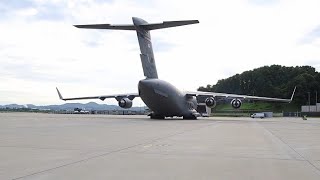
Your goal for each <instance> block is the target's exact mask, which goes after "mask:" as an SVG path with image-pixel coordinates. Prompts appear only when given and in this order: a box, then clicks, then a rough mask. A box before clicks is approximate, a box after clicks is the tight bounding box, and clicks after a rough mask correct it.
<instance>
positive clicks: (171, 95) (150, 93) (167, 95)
mask: <svg viewBox="0 0 320 180" xmlns="http://www.w3.org/2000/svg"><path fill="white" fill-rule="evenodd" d="M132 21H133V24H120V25H119V24H86V25H75V27H77V28H87V29H114V30H132V31H136V33H137V37H138V42H139V46H140V58H141V63H142V68H143V73H144V76H145V77H146V78H145V79H143V80H140V81H139V83H138V93H127V94H114V95H99V96H87V97H73V98H63V97H62V95H61V93H60V92H59V90H58V88H57V92H58V95H59V98H60V99H62V100H64V101H67V100H80V99H100V100H102V101H103V100H105V99H106V98H115V99H116V100H117V101H118V104H119V106H120V107H121V108H131V107H132V100H133V99H134V98H136V97H140V98H141V99H142V101H143V102H144V103H145V104H146V105H147V106H148V107H149V108H150V110H151V111H152V112H151V113H150V114H149V116H150V117H151V118H152V119H164V118H165V117H173V116H177V117H181V116H182V117H183V118H184V119H197V117H198V116H200V114H199V113H198V112H197V110H196V109H197V106H198V102H197V99H196V97H198V96H202V97H205V98H206V100H205V104H206V106H207V107H210V108H213V107H214V106H215V105H216V103H217V100H219V99H232V100H231V102H230V104H231V106H232V107H233V108H235V109H239V108H240V106H241V104H242V100H244V99H251V100H261V101H275V102H286V103H290V102H291V101H292V98H293V94H294V91H295V89H294V91H293V93H292V96H291V98H290V99H279V98H269V97H258V96H246V95H238V94H227V93H215V92H201V91H196V92H181V91H179V90H178V89H177V88H176V87H174V86H173V85H171V84H170V83H168V82H166V81H163V80H160V79H158V73H157V68H156V64H155V59H154V55H153V48H152V43H151V36H150V31H151V30H156V29H163V28H170V27H176V26H183V25H188V24H195V23H199V21H198V20H186V21H164V22H162V23H148V22H146V21H145V20H143V19H140V18H137V17H133V18H132ZM195 36H196V35H195ZM185 63H192V64H194V65H196V63H197V62H196V60H195V61H194V62H185ZM123 66H126V65H125V64H124V65H123ZM117 68H118V69H119V71H121V67H117ZM209 70H210V69H209ZM185 71H190V72H192V69H185ZM122 73H124V74H126V72H122ZM126 75H127V76H130V75H129V74H126Z"/></svg>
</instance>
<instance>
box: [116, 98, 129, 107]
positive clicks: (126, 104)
mask: <svg viewBox="0 0 320 180" xmlns="http://www.w3.org/2000/svg"><path fill="white" fill-rule="evenodd" d="M118 104H119V106H120V107H122V108H125V109H128V108H131V107H132V101H131V100H130V99H128V98H122V99H120V101H118Z"/></svg>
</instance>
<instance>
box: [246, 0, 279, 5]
mask: <svg viewBox="0 0 320 180" xmlns="http://www.w3.org/2000/svg"><path fill="white" fill-rule="evenodd" d="M248 2H249V3H250V4H253V5H258V6H272V5H276V4H278V3H279V2H280V0H248Z"/></svg>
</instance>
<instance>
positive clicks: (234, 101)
mask: <svg viewBox="0 0 320 180" xmlns="http://www.w3.org/2000/svg"><path fill="white" fill-rule="evenodd" d="M241 105H242V102H241V100H240V99H237V98H236V99H232V101H231V106H232V107H233V108H235V109H239V108H240V107H241Z"/></svg>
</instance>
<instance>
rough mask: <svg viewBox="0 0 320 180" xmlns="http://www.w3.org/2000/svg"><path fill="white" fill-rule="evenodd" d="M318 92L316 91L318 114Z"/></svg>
mask: <svg viewBox="0 0 320 180" xmlns="http://www.w3.org/2000/svg"><path fill="white" fill-rule="evenodd" d="M317 103H318V91H316V112H318V104H317Z"/></svg>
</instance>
